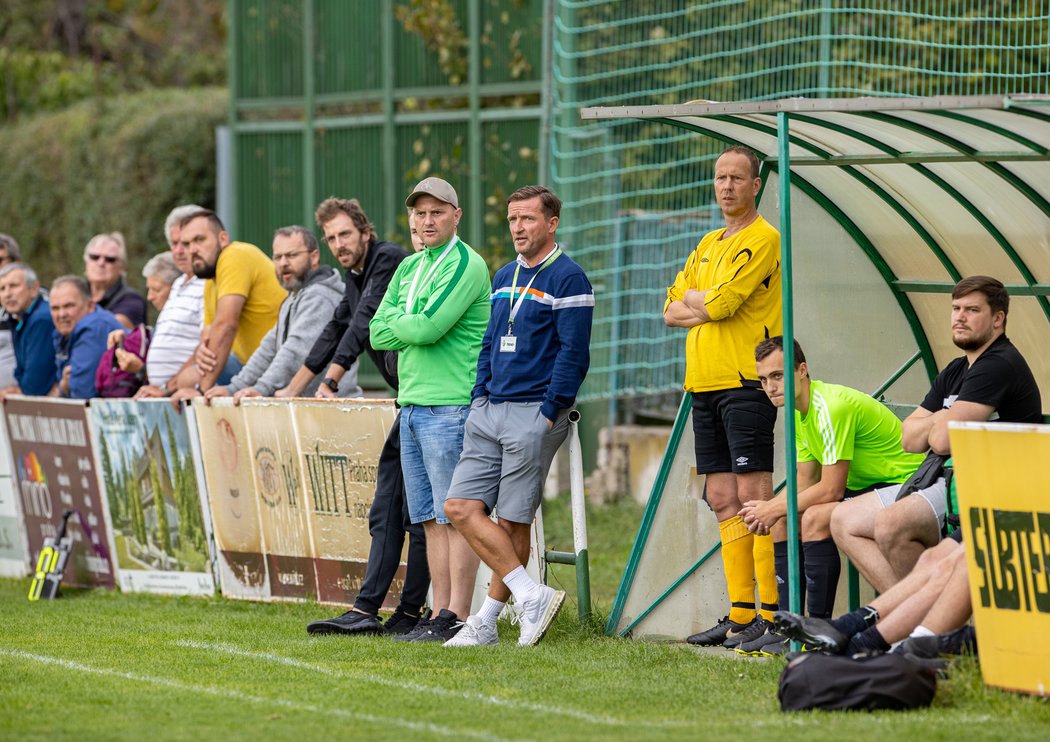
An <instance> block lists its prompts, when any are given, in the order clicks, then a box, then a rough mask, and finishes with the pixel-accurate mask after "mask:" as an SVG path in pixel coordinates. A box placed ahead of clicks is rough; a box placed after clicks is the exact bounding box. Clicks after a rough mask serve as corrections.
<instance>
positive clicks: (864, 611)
mask: <svg viewBox="0 0 1050 742" xmlns="http://www.w3.org/2000/svg"><path fill="white" fill-rule="evenodd" d="M878 620H879V612H878V611H877V610H875V609H874V608H872V607H871V606H870V605H862V606H861V607H860V608H858V609H857V610H855V611H850V612H849V613H846V614H843V615H841V616H839V617H838V618H836V619H835V620H834V621H832V622H831V625H832V626H834V627H835V628H836V629H838V630H839V631H841V632H842V633H843V634H845V635H846V636H853V635H854V634H859V633H860V632H862V631H864V630H865V629H867V628H869V627H871V626H874V625H875V624H876V623H878Z"/></svg>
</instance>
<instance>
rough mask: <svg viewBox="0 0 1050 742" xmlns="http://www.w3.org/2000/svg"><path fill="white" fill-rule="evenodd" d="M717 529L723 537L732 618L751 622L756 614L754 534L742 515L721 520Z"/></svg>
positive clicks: (730, 616) (723, 561) (724, 562)
mask: <svg viewBox="0 0 1050 742" xmlns="http://www.w3.org/2000/svg"><path fill="white" fill-rule="evenodd" d="M718 532H719V534H720V535H721V537H722V564H723V566H724V567H725V573H726V587H727V588H728V589H729V602H730V604H731V607H730V609H729V620H730V621H733V622H735V623H749V622H750V621H751V620H752V619H754V617H755V557H754V554H753V549H754V546H753V543H754V536H752V535H751V532H750V531H748V530H747V526H745V525H744V520H743V518H741V517H740V516H739V515H734V516H733V517H732V518H730V519H729V520H726V521H722V522H721V523H719V524H718Z"/></svg>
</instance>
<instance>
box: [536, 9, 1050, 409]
mask: <svg viewBox="0 0 1050 742" xmlns="http://www.w3.org/2000/svg"><path fill="white" fill-rule="evenodd" d="M553 24H554V30H553V44H552V50H553V58H554V59H553V73H554V83H553V85H552V95H551V105H552V111H553V114H552V116H551V119H550V120H551V135H550V142H551V159H550V171H549V182H550V183H551V184H552V187H554V189H555V190H556V191H557V192H558V193H559V194H560V195H561V197H562V198H563V200H564V202H565V207H564V211H563V214H562V225H561V227H560V229H559V235H560V237H561V239H562V241H563V242H564V243H566V244H567V245H568V246H569V248H570V250H571V252H572V254H573V256H574V257H576V258H577V259H579V260H580V261H581V262H582V263H583V265H584V266H585V268H587V270H588V272H589V274H590V276H591V277H592V279H593V282H594V284H595V291H596V298H597V306H596V313H595V327H594V342H593V344H592V365H591V371H590V374H589V376H588V379H587V382H586V385H585V388H584V393H583V394H582V395H581V398H582V399H583V400H600V399H604V400H610V401H611V403H610V414H611V415H613V416H621V417H622V416H624V413H623V411H622V410H618V409H617V407H616V403H615V400H618V399H625V398H627V399H629V398H631V397H637V398H639V399H641V398H643V397H644V398H646V399H649V400H651V399H652V398H653V397H652V395H660V394H663V395H665V396H664V399H666V400H667V401H668V403H669V406H668V412H669V418H670V417H673V414H674V409H675V408H676V407H677V402H678V400H679V394H680V390H681V380H682V378H683V376H684V370H685V369H684V357H683V353H682V350H681V342H682V336H681V334H680V333H677V332H673V331H671V330H669V329H667V328H665V327H664V325H663V322H662V320H661V319H660V312H661V309H662V305H663V297H664V289H665V287H666V286H667V285H669V284H670V282H671V281H672V280H673V279H674V276H675V273H676V271H677V270H679V269H680V267H681V265H682V264H684V262H685V258H686V256H687V255H688V254H689V252H690V251H691V250H692V249H693V248H694V247H695V245H696V242H697V241H698V239H699V236H700V235H701V234H702V233H703V232H704V231H706V230H708V229H712V228H714V227H716V226H719V215H718V213H717V210H715V209H714V208H713V206H712V201H713V199H712V193H711V188H710V178H711V167H712V164H713V160H714V157H715V156H716V155H717V153H718V151H719V150H720V149H721V147H720V146H719V145H718V144H717V143H714V142H713V141H711V140H709V139H706V138H702V137H696V136H694V135H690V134H687V133H685V132H681V131H679V130H676V129H673V128H671V127H667V126H664V125H662V124H659V123H654V122H645V121H615V122H601V123H592V122H581V121H580V120H579V117H578V115H577V111H578V109H579V108H580V107H582V106H608V105H628V104H631V105H634V104H638V105H646V104H661V103H664V104H668V103H682V102H686V101H690V100H697V99H707V100H724V101H731V100H762V99H774V98H784V97H788V96H796V95H801V96H808V97H848V96H855V95H941V94H959V95H964V94H966V95H969V94H986V93H1017V92H1032V93H1047V92H1050V6H1048V4H1047V3H1046V1H1045V0H1017V1H1016V2H1002V1H998V0H997V1H994V2H993V1H991V0H984V1H979V0H940V1H938V0H757V1H744V0H708V1H707V2H694V3H690V4H688V5H686V4H683V3H681V2H676V1H674V0H650V2H646V3H638V2H632V1H630V0H556V6H555V8H554V17H553ZM626 407H627V411H628V414H630V413H633V412H636V411H638V409H640V408H639V406H638V403H632V402H630V401H628V403H627V405H626Z"/></svg>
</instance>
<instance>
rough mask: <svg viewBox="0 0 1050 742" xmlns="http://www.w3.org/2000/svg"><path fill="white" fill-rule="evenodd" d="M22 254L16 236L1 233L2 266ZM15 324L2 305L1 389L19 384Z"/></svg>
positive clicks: (0, 255)
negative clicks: (16, 373)
mask: <svg viewBox="0 0 1050 742" xmlns="http://www.w3.org/2000/svg"><path fill="white" fill-rule="evenodd" d="M21 256H22V251H21V250H20V249H19V247H18V242H17V241H16V240H15V238H14V237H12V236H11V235H8V234H3V233H0V268H2V267H3V266H6V265H10V264H11V263H14V262H16V261H18V260H20V259H21ZM14 326H15V320H13V318H12V317H11V313H10V312H8V311H7V310H6V309H4V308H2V307H0V390H8V389H10V388H11V387H14V386H16V384H17V382H16V380H15V368H16V366H17V361H16V360H15V345H14V333H13V330H14Z"/></svg>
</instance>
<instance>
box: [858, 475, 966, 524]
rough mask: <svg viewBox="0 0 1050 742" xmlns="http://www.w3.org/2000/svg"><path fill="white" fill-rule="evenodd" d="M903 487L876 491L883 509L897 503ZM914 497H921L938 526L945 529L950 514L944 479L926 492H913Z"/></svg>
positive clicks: (898, 486) (895, 486) (897, 486)
mask: <svg viewBox="0 0 1050 742" xmlns="http://www.w3.org/2000/svg"><path fill="white" fill-rule="evenodd" d="M900 488H901V485H899V484H894V485H891V486H889V487H880V488H878V489H876V490H875V492H877V493H878V495H879V500H880V501H881V502H882V507H883V508H888V507H889V506H890V505H892V504H893V503H894V502H896V501H897V493H898V492H900ZM912 495H914V496H916V497H921V498H922V499H923V500H925V501H926V503H927V504H928V505H929V506H930V509H931V510H933V517H935V518H936V519H937V525H938V526H939V527H941V528H944V516H945V514H946V513H947V512H948V486H947V483H946V482H945V479H944V477H941V478H940V479H938V480H937V481H936V482H934V483H933V484H932V485H931V486H929V487H927V488H926V489H924V490H916V491H915V492H912V493H911V495H908V497H911V496H912Z"/></svg>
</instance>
